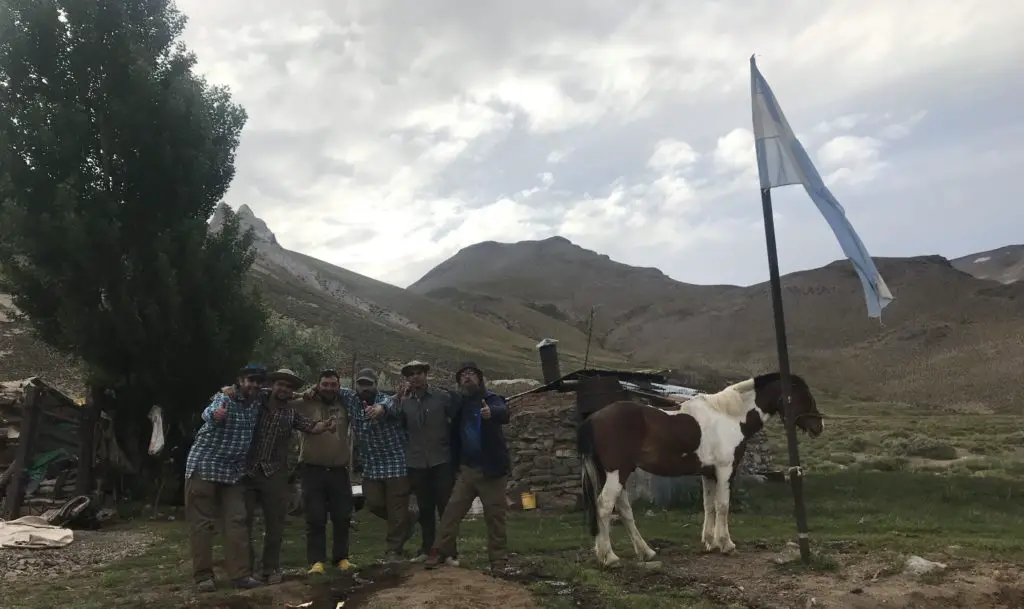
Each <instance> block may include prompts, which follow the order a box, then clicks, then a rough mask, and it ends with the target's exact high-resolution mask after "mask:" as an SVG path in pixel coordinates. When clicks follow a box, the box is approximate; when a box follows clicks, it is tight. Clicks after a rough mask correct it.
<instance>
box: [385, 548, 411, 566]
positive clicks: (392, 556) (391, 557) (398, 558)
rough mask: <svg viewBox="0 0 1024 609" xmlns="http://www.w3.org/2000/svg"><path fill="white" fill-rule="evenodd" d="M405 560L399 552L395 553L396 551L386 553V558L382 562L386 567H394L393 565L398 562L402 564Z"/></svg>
mask: <svg viewBox="0 0 1024 609" xmlns="http://www.w3.org/2000/svg"><path fill="white" fill-rule="evenodd" d="M404 558H405V557H403V556H402V555H401V554H399V553H398V552H394V551H392V552H385V553H384V558H382V559H381V562H383V563H384V564H386V565H393V564H395V563H397V562H402V561H403V560H404Z"/></svg>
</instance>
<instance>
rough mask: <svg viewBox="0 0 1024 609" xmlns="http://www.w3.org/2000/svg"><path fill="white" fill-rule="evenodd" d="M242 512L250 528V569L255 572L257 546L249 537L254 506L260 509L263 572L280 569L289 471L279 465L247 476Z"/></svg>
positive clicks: (289, 489)
mask: <svg viewBox="0 0 1024 609" xmlns="http://www.w3.org/2000/svg"><path fill="white" fill-rule="evenodd" d="M245 484H246V489H245V512H246V528H247V529H248V530H249V568H250V569H252V572H253V573H254V574H255V572H256V547H255V545H256V544H255V543H254V542H253V538H252V528H253V523H254V521H255V520H256V508H259V509H260V511H262V512H263V562H262V564H263V575H270V574H272V573H274V572H276V571H278V570H280V568H281V543H282V542H283V541H284V524H285V519H286V518H287V515H288V498H289V496H290V494H291V493H290V491H291V488H290V487H289V486H288V470H287V469H285V468H283V467H281V468H278V470H277V471H276V472H274V473H273V474H271V475H270V476H265V475H263V473H262V472H257V473H255V474H253V475H251V476H248V477H246V482H245Z"/></svg>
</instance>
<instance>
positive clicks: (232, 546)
mask: <svg viewBox="0 0 1024 609" xmlns="http://www.w3.org/2000/svg"><path fill="white" fill-rule="evenodd" d="M266 377H267V371H266V369H265V368H263V367H262V366H256V365H252V364H250V365H249V366H247V367H245V368H243V369H242V370H241V371H239V373H238V381H237V384H236V385H235V386H234V387H233V388H227V391H224V390H222V391H221V392H219V393H217V394H216V395H215V396H213V401H212V402H211V403H210V405H209V406H207V407H206V409H205V410H203V415H202V418H203V426H202V427H200V428H199V431H198V432H196V437H195V439H194V441H193V442H192V448H191V449H190V450H189V453H188V459H187V461H186V464H185V514H186V519H187V520H188V524H189V545H190V546H191V549H192V574H193V577H194V579H195V582H196V584H197V587H198V589H199V591H200V592H213V591H214V590H215V589H216V587H217V586H216V583H215V582H214V579H213V533H214V531H215V530H216V529H217V524H218V520H219V521H220V527H221V530H222V531H223V533H224V568H225V570H226V571H227V572H228V577H230V578H231V580H232V584H233V586H234V587H236V588H254V587H256V586H259V585H260V582H258V581H256V580H255V579H253V577H252V565H250V564H249V563H247V562H246V559H247V557H248V556H249V551H250V550H249V537H248V535H247V531H246V510H245V486H244V484H243V477H244V475H245V465H246V456H247V455H248V453H249V450H250V447H251V444H252V437H253V430H254V428H255V426H256V417H257V415H258V413H259V411H260V400H259V394H260V386H261V385H262V383H263V382H264V380H265V379H266Z"/></svg>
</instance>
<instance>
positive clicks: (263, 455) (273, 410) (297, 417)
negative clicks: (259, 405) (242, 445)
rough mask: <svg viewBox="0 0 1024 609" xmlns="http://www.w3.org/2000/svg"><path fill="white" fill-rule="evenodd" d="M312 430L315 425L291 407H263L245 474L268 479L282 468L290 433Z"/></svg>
mask: <svg viewBox="0 0 1024 609" xmlns="http://www.w3.org/2000/svg"><path fill="white" fill-rule="evenodd" d="M271 399H273V398H271ZM315 426H316V421H313V420H311V419H309V418H308V417H304V416H302V415H301V414H299V413H298V412H297V411H296V410H295V408H294V406H293V405H292V404H291V403H287V404H281V405H278V406H273V405H267V406H264V407H263V409H262V412H260V415H259V418H258V420H257V423H256V432H255V434H254V437H253V442H252V451H251V452H250V453H249V462H248V463H249V468H248V473H249V474H256V473H262V474H263V475H264V476H266V477H268V478H269V477H270V476H271V475H273V474H274V472H276V471H277V470H279V469H281V468H282V467H285V466H286V465H287V462H288V448H289V446H290V444H291V441H292V431H293V430H298V431H301V432H305V433H309V432H310V431H312V430H313V427H315Z"/></svg>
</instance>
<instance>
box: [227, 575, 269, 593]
mask: <svg viewBox="0 0 1024 609" xmlns="http://www.w3.org/2000/svg"><path fill="white" fill-rule="evenodd" d="M262 585H263V582H261V581H260V580H258V579H255V578H254V577H252V576H251V575H250V576H247V577H240V578H238V579H236V580H234V581H233V582H231V587H233V588H235V589H237V590H252V589H253V588H259V587H260V586H262Z"/></svg>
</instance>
